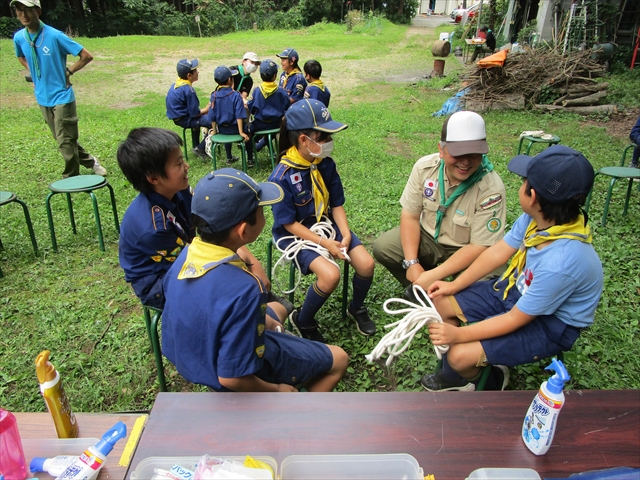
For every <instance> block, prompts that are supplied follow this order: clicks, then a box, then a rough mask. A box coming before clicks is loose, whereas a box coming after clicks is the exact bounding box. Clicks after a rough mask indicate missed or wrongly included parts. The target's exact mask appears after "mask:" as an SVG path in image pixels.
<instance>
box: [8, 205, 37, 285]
mask: <svg viewBox="0 0 640 480" xmlns="http://www.w3.org/2000/svg"><path fill="white" fill-rule="evenodd" d="M13 202H16V203H19V204H20V205H21V206H22V210H23V211H24V219H25V221H26V222H27V228H28V229H29V236H30V237H31V245H33V252H34V253H35V254H36V256H38V242H36V234H35V233H34V231H33V224H32V223H31V215H29V209H28V208H27V204H26V203H24V202H23V201H22V200H20V199H19V198H18V197H16V194H15V193H12V192H0V206H2V205H7V204H9V203H13ZM0 249H3V250H4V246H3V245H2V240H0ZM0 276H1V274H0Z"/></svg>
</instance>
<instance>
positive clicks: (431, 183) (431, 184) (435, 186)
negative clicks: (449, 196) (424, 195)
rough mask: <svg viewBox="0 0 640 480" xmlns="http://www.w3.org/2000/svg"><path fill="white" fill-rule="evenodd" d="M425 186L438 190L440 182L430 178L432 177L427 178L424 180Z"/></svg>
mask: <svg viewBox="0 0 640 480" xmlns="http://www.w3.org/2000/svg"><path fill="white" fill-rule="evenodd" d="M424 188H428V189H429V190H433V191H435V190H437V189H438V182H437V181H436V180H430V179H428V178H427V179H426V180H425V181H424Z"/></svg>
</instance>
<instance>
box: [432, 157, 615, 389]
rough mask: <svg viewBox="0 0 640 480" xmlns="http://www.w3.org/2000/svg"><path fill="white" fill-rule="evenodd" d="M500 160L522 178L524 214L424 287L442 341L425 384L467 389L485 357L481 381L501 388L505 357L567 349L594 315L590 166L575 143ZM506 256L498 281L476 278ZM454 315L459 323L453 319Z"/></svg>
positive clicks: (516, 359) (597, 272)
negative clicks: (437, 364) (445, 276)
mask: <svg viewBox="0 0 640 480" xmlns="http://www.w3.org/2000/svg"><path fill="white" fill-rule="evenodd" d="M508 168H509V170H510V171H511V172H513V173H515V174H517V175H520V176H521V177H522V178H523V182H522V186H521V187H520V190H519V192H518V198H519V201H520V207H521V208H522V211H523V214H522V215H520V217H519V218H518V219H517V220H516V221H515V222H514V224H513V227H512V229H511V230H510V231H509V232H508V233H507V234H506V235H505V236H504V239H502V240H500V241H499V242H498V243H496V244H495V245H493V246H492V247H490V248H489V249H488V250H487V251H485V252H483V253H482V255H480V256H479V257H478V258H477V259H476V260H475V261H474V262H473V263H472V264H471V266H470V267H469V268H467V269H466V270H465V271H464V272H463V273H462V274H461V275H460V276H459V277H458V278H456V279H455V280H454V281H453V282H443V281H437V282H435V283H434V284H433V285H431V286H430V287H429V290H428V291H429V295H430V297H431V298H433V299H434V305H435V307H436V308H437V310H438V312H439V313H440V315H441V316H442V319H443V320H444V323H440V324H437V326H436V324H435V323H432V324H431V325H429V337H430V338H431V341H432V342H433V344H434V345H450V349H449V351H448V352H447V354H446V356H444V357H443V368H442V370H441V371H440V372H438V373H435V374H432V375H425V376H424V377H423V378H422V381H421V383H422V385H423V386H424V388H426V389H427V390H430V391H442V390H474V389H475V384H474V382H477V380H478V379H479V378H480V369H481V367H484V366H485V365H487V364H491V365H493V367H492V371H491V373H492V376H491V377H490V379H489V381H488V382H487V385H490V384H492V385H490V387H492V388H494V389H504V387H505V386H506V385H507V382H508V380H509V370H508V369H507V367H512V366H515V365H520V364H523V363H530V362H534V361H537V360H539V359H541V358H546V357H550V356H553V355H557V354H559V353H560V352H562V351H566V350H569V349H571V347H572V345H573V343H574V342H575V341H576V339H577V338H578V336H579V335H580V331H581V329H582V328H585V327H589V326H590V325H591V324H592V323H593V320H594V315H595V311H596V307H597V306H598V301H599V300H600V295H601V293H602V286H603V271H602V264H601V263H600V259H599V258H598V254H597V253H596V251H595V250H594V248H593V245H591V241H592V238H591V230H590V228H589V225H588V223H587V217H586V214H585V213H584V211H583V209H582V207H583V206H584V203H585V200H586V198H587V195H588V194H589V191H590V190H591V187H592V186H593V178H594V171H593V167H592V166H591V164H590V163H589V161H588V160H587V159H586V158H585V157H584V156H583V155H582V154H581V153H579V152H577V151H575V150H573V149H571V148H569V147H565V146H564V145H554V146H552V147H549V148H547V149H546V150H544V151H543V152H541V153H539V154H538V155H536V156H535V157H533V158H532V157H529V156H527V155H518V156H517V157H514V158H513V159H511V161H510V162H509V166H508ZM510 258H511V262H510V264H509V268H508V269H507V271H506V272H505V273H504V275H503V276H502V277H501V278H500V279H499V280H498V281H495V280H488V281H484V282H478V280H480V279H482V277H483V276H485V275H486V274H487V273H488V272H490V271H492V270H493V269H495V268H496V267H497V266H498V265H501V264H504V263H505V262H507V261H508V260H509V259H510ZM461 322H463V323H466V324H467V326H466V327H465V328H458V327H459V325H460V323H461ZM497 364H501V365H497Z"/></svg>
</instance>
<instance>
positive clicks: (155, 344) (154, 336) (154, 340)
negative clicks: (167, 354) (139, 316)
mask: <svg viewBox="0 0 640 480" xmlns="http://www.w3.org/2000/svg"><path fill="white" fill-rule="evenodd" d="M161 316H162V313H161V312H155V313H154V314H153V317H151V325H150V329H149V331H150V332H151V346H152V348H153V356H154V357H155V359H156V369H157V370H158V383H159V384H160V391H161V392H166V391H167V383H166V381H165V378H164V363H163V362H162V350H161V349H160V338H159V336H158V322H159V321H160V317H161Z"/></svg>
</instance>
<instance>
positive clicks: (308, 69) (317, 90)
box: [304, 60, 331, 108]
mask: <svg viewBox="0 0 640 480" xmlns="http://www.w3.org/2000/svg"><path fill="white" fill-rule="evenodd" d="M321 76H322V65H320V62H318V61H317V60H307V61H306V62H305V64H304V78H305V79H306V80H307V89H306V90H305V91H304V98H313V99H315V100H319V101H320V102H321V103H324V104H325V105H326V107H327V108H329V102H330V101H331V92H330V91H329V89H328V88H327V86H326V85H325V84H324V82H323V81H322V80H320V77H321Z"/></svg>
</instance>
